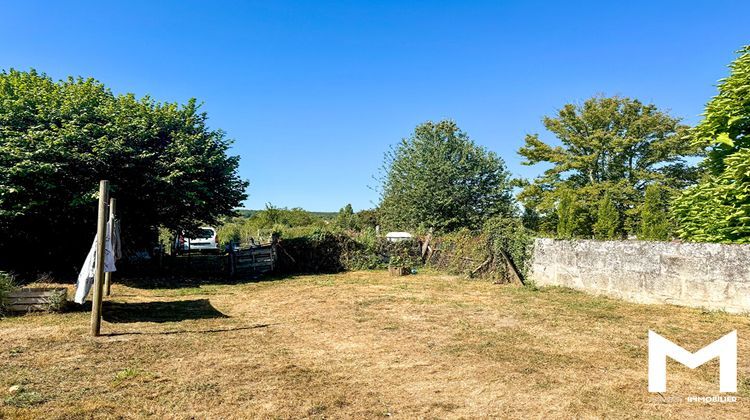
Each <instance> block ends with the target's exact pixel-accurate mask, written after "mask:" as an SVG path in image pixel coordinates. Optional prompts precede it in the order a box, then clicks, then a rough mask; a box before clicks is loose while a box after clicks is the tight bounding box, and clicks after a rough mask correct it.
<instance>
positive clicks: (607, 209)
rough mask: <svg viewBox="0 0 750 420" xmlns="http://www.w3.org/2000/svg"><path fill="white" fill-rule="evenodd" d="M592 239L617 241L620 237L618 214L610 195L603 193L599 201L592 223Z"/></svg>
mask: <svg viewBox="0 0 750 420" xmlns="http://www.w3.org/2000/svg"><path fill="white" fill-rule="evenodd" d="M594 237H595V238H596V239H605V240H606V239H618V238H621V237H622V234H621V231H620V212H619V210H617V205H616V204H615V202H614V200H612V194H611V193H609V192H606V193H604V197H602V199H601V200H599V211H598V212H597V215H596V223H594Z"/></svg>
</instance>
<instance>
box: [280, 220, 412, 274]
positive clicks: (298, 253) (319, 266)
mask: <svg viewBox="0 0 750 420" xmlns="http://www.w3.org/2000/svg"><path fill="white" fill-rule="evenodd" d="M289 234H290V232H288V231H286V232H285V233H282V235H281V241H280V245H281V250H280V252H279V263H278V269H279V271H281V272H283V273H335V272H339V271H344V270H371V269H377V268H386V267H387V266H388V264H389V261H390V260H391V258H396V259H399V260H400V261H402V262H403V263H404V264H406V265H409V266H416V265H419V264H421V255H420V253H419V244H418V242H417V241H403V242H388V241H387V240H385V238H381V237H377V236H376V235H375V232H374V230H369V229H368V230H365V231H364V232H362V233H358V234H345V233H334V232H330V231H327V230H322V229H318V230H315V231H313V232H309V233H305V234H303V235H299V236H289ZM285 235H286V236H285Z"/></svg>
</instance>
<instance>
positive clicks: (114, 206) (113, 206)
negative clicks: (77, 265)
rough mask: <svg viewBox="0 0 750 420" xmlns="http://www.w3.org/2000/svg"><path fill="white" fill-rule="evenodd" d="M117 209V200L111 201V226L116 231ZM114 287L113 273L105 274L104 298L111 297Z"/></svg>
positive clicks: (112, 199) (111, 199)
mask: <svg viewBox="0 0 750 420" xmlns="http://www.w3.org/2000/svg"><path fill="white" fill-rule="evenodd" d="M116 209H117V199H115V198H110V199H109V226H110V228H111V229H113V230H114V228H115V210H116ZM111 287H112V273H104V296H109V295H110V288H111Z"/></svg>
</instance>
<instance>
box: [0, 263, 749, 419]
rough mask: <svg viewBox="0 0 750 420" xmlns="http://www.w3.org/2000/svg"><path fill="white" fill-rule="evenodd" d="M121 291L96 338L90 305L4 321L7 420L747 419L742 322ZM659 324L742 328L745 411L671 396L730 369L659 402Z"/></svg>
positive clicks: (668, 328)
mask: <svg viewBox="0 0 750 420" xmlns="http://www.w3.org/2000/svg"><path fill="white" fill-rule="evenodd" d="M113 292H114V296H113V297H112V298H111V299H110V300H109V301H107V302H105V305H104V314H105V317H104V319H105V321H104V322H103V324H102V332H103V333H104V334H105V336H103V337H99V338H92V337H89V336H88V329H89V313H88V312H84V311H83V310H81V311H79V312H68V313H64V314H30V315H25V316H17V317H9V318H6V319H3V320H0V418H2V417H10V418H15V417H21V418H40V417H43V418H79V417H125V418H129V417H143V416H148V415H153V416H158V417H176V418H189V417H196V418H206V417H209V418H232V417H234V418H238V417H240V418H241V417H263V418H268V417H271V418H290V417H294V418H299V417H310V418H324V417H333V418H341V417H357V418H373V417H383V416H392V417H399V418H414V417H421V418H445V417H464V418H476V417H513V418H550V417H553V418H555V417H560V418H571V417H579V418H592V417H616V418H620V417H631V418H632V417H652V418H653V417H655V418H659V417H667V418H669V417H675V418H678V417H680V418H682V417H688V416H689V417H693V418H732V417H737V418H742V417H744V418H747V416H748V413H750V359H749V357H750V319H748V317H746V316H735V315H728V314H724V313H716V312H703V311H701V310H697V309H687V308H680V307H675V306H660V305H637V304H630V303H624V302H620V301H617V300H612V299H607V298H600V297H592V296H589V295H585V294H582V293H578V292H573V291H570V290H566V289H558V288H549V289H542V290H532V289H530V288H518V287H512V286H500V285H493V284H489V283H487V282H480V281H470V280H463V279H459V278H456V277H451V276H443V275H437V274H419V275H416V276H408V277H401V278H394V277H389V276H388V275H387V273H385V272H352V273H345V274H337V275H315V276H299V277H291V278H285V279H280V280H273V281H264V282H256V283H247V284H236V285H223V284H209V285H202V286H200V287H190V288H169V289H139V288H132V287H125V286H122V285H118V284H115V286H114V288H113ZM649 329H653V330H655V331H657V332H659V333H660V334H662V335H663V336H665V337H667V338H669V339H670V340H672V341H674V342H676V343H678V344H680V345H681V346H683V347H685V348H686V349H688V350H690V351H695V350H697V349H699V348H701V347H703V346H705V345H706V344H708V343H710V342H712V341H714V340H716V339H717V338H719V337H720V336H723V335H724V334H726V333H727V332H729V331H731V330H733V329H736V330H737V331H738V335H739V349H738V350H739V353H738V354H739V363H738V364H739V393H738V394H737V396H738V397H739V401H738V402H736V403H724V404H721V403H713V404H706V403H687V402H673V401H671V400H670V397H676V396H679V397H686V396H693V395H698V396H701V395H705V396H713V395H719V393H718V372H719V368H718V361H717V360H713V361H711V362H709V363H708V364H706V365H704V366H701V367H699V368H697V369H695V370H690V369H688V368H687V367H684V366H682V365H679V364H677V363H676V362H673V361H670V362H669V364H668V372H669V373H668V392H667V393H666V394H664V396H663V397H662V396H659V395H658V394H649V393H648V392H647V376H646V375H647V363H648V361H647V353H648V349H647V336H648V330H649ZM14 385H18V386H19V388H18V389H17V390H16V391H15V392H13V393H11V392H10V390H9V388H10V387H11V386H14Z"/></svg>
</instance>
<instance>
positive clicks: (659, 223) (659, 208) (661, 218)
mask: <svg viewBox="0 0 750 420" xmlns="http://www.w3.org/2000/svg"><path fill="white" fill-rule="evenodd" d="M667 202H668V200H667V197H666V190H665V189H664V188H663V187H660V186H659V185H655V184H652V185H649V186H648V187H646V198H645V199H644V201H643V204H642V205H641V208H640V213H641V224H640V229H639V231H638V239H643V240H647V241H666V240H669V237H670V235H671V232H672V225H671V223H670V220H669V210H668V208H667Z"/></svg>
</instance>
